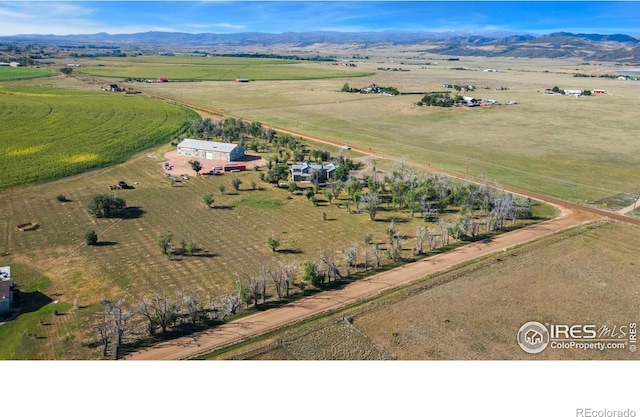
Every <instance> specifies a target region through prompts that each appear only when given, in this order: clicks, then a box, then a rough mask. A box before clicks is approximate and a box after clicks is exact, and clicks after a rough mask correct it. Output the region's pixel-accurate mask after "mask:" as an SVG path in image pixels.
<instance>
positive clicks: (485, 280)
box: [212, 222, 640, 360]
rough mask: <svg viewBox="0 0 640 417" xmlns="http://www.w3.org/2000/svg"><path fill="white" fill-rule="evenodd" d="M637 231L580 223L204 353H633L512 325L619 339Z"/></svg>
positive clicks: (356, 356)
mask: <svg viewBox="0 0 640 417" xmlns="http://www.w3.org/2000/svg"><path fill="white" fill-rule="evenodd" d="M637 238H640V229H638V227H637V226H629V225H626V224H623V223H619V222H596V223H590V224H587V225H583V226H578V227H575V228H572V229H569V230H566V231H564V232H561V233H559V234H556V235H553V236H549V237H547V238H544V239H542V240H539V241H536V242H534V243H531V244H526V245H523V246H520V247H517V248H514V249H510V250H508V251H507V252H504V253H503V252H498V253H497V254H494V255H491V256H489V257H487V258H485V259H483V260H481V261H480V262H476V263H471V264H467V265H463V266H460V267H458V268H455V269H454V270H452V271H450V272H446V273H443V274H439V275H436V276H433V277H429V278H427V279H424V280H422V281H421V282H418V283H416V284H413V285H410V286H407V287H404V288H402V289H400V290H397V291H395V292H392V293H390V294H388V295H386V296H382V297H378V298H377V299H375V300H373V301H370V302H367V303H364V304H362V305H360V306H358V307H355V308H351V309H343V310H341V311H340V312H339V313H338V314H333V315H329V316H326V317H323V318H321V319H318V320H314V321H310V322H307V323H305V324H304V325H301V326H298V327H294V328H292V329H290V330H287V331H280V332H274V333H271V334H268V335H267V336H266V337H265V338H263V339H262V340H261V341H258V342H256V343H250V344H247V345H244V346H242V347H241V348H238V349H236V350H230V351H226V352H224V353H220V354H218V355H213V356H212V357H216V358H225V359H229V358H238V359H239V358H242V359H269V360H282V359H288V360H293V359H297V360H319V359H322V360H329V359H342V360H344V359H349V360H362V359H401V360H430V359H436V360H442V359H449V360H467V359H483V360H487V359H494V360H503V359H512V360H513V359H547V360H559V359H583V360H584V359H637V355H638V354H637V353H634V352H633V351H630V349H629V344H628V343H627V344H626V345H625V346H624V347H623V348H621V349H605V350H598V349H590V350H581V349H578V348H573V349H558V348H551V347H549V346H548V347H547V348H546V349H545V350H544V351H543V352H541V353H539V354H528V353H525V352H524V351H522V350H521V349H520V347H519V346H518V344H517V342H516V334H517V332H518V329H519V328H520V326H521V325H523V324H524V323H526V322H528V321H534V320H535V321H538V322H541V323H550V324H569V325H573V324H594V325H596V326H597V329H598V332H599V331H600V329H601V328H602V327H603V326H607V327H608V328H609V329H610V330H612V332H613V333H611V336H610V337H612V338H618V337H623V339H624V338H625V336H627V335H628V331H629V324H630V323H634V322H635V323H637V317H638V314H640V310H639V308H638V304H637V298H638V294H640V283H639V282H638V279H637V265H636V263H635V262H634V261H633V260H634V253H636V249H635V246H634V244H633V241H635V239H637ZM560 254H561V255H560Z"/></svg>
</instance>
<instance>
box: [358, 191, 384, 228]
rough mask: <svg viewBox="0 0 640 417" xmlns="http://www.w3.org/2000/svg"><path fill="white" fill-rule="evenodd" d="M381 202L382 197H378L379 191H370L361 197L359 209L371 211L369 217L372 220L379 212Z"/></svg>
mask: <svg viewBox="0 0 640 417" xmlns="http://www.w3.org/2000/svg"><path fill="white" fill-rule="evenodd" d="M379 204H380V198H379V197H378V193H376V192H375V191H370V192H368V193H364V194H363V195H362V196H361V197H360V202H359V205H358V207H359V209H361V210H364V211H366V212H367V213H369V218H370V219H371V221H373V220H375V219H376V214H377V212H378V205H379Z"/></svg>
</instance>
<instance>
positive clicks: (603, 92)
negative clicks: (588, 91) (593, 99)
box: [593, 89, 607, 94]
mask: <svg viewBox="0 0 640 417" xmlns="http://www.w3.org/2000/svg"><path fill="white" fill-rule="evenodd" d="M593 94H607V92H606V91H604V90H600V89H594V90H593Z"/></svg>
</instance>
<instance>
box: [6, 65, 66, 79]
mask: <svg viewBox="0 0 640 417" xmlns="http://www.w3.org/2000/svg"><path fill="white" fill-rule="evenodd" d="M54 75H56V73H55V72H53V71H51V70H48V69H41V68H30V67H0V82H3V81H15V80H26V79H30V78H40V77H51V76H54Z"/></svg>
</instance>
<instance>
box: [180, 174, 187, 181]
mask: <svg viewBox="0 0 640 417" xmlns="http://www.w3.org/2000/svg"><path fill="white" fill-rule="evenodd" d="M180 178H182V179H183V180H188V179H189V176H187V175H185V174H182V175H181V176H180Z"/></svg>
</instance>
